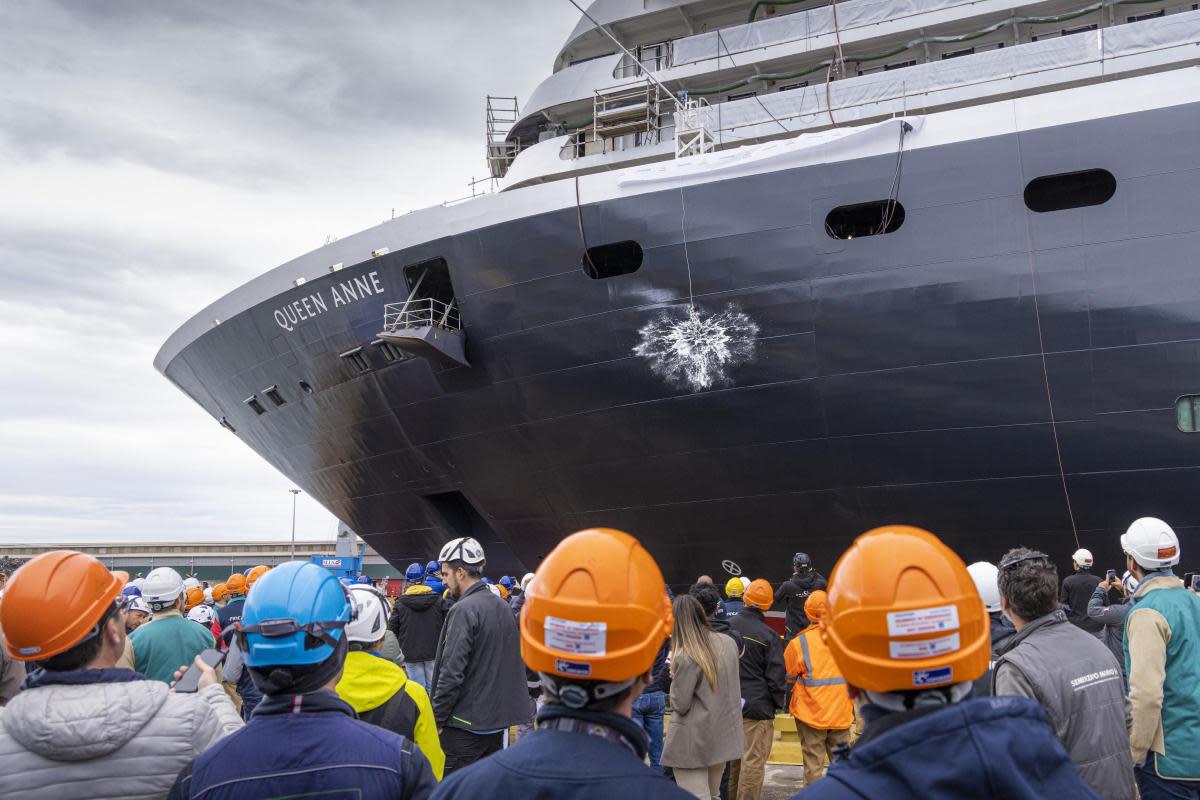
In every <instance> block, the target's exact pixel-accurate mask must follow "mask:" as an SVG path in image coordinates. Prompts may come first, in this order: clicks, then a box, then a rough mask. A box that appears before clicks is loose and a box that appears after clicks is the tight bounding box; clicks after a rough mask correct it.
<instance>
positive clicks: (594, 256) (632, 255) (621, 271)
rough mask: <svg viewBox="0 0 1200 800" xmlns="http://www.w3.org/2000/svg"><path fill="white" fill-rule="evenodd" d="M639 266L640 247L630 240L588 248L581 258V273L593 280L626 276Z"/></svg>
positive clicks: (640, 264)
mask: <svg viewBox="0 0 1200 800" xmlns="http://www.w3.org/2000/svg"><path fill="white" fill-rule="evenodd" d="M640 266H642V246H641V245H640V244H638V243H637V242H635V241H632V240H630V241H624V242H614V243H613V244H602V245H599V246H597V247H589V248H588V249H587V252H586V253H585V254H584V257H583V271H584V272H586V273H587V276H588V277H589V278H592V279H593V280H600V279H602V278H615V277H617V276H618V275H628V274H629V273H631V272H637V270H638V267H640Z"/></svg>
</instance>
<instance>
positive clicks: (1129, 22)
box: [488, 0, 1200, 189]
mask: <svg viewBox="0 0 1200 800" xmlns="http://www.w3.org/2000/svg"><path fill="white" fill-rule="evenodd" d="M588 14H589V15H590V17H591V18H593V19H594V20H595V22H598V23H600V26H599V27H598V26H597V25H596V24H594V23H593V21H592V19H588V18H587V17H585V18H584V19H583V21H582V22H581V23H580V24H579V25H578V26H577V27H576V28H575V30H574V31H573V32H572V34H571V35H570V37H569V38H568V41H567V42H566V44H565V45H564V46H563V48H562V49H561V50H560V52H559V54H558V56H557V58H556V59H555V67H554V73H553V74H552V75H551V76H550V77H548V78H547V79H546V80H545V81H543V82H542V83H541V84H540V85H539V86H538V87H537V88H536V89H535V90H534V92H533V94H532V95H531V96H530V97H529V98H528V99H527V100H526V101H525V102H524V103H523V104H521V105H520V106H519V107H518V109H517V110H515V113H514V112H513V111H512V110H510V109H509V108H508V107H505V108H504V110H503V114H502V116H503V118H504V119H505V122H504V124H503V129H502V135H500V136H498V135H497V127H496V126H495V125H492V124H489V131H488V158H489V166H490V167H491V174H492V176H493V177H495V178H497V179H499V182H500V186H501V188H503V189H514V188H518V187H521V186H527V185H530V184H533V183H541V182H545V181H548V180H559V179H563V178H571V177H574V176H576V175H582V174H588V173H592V172H598V171H601V170H608V169H614V168H620V167H627V166H630V165H633V164H638V163H646V162H651V161H658V160H663V159H669V158H672V157H675V156H676V155H677V153H679V152H680V143H679V142H677V141H676V140H677V138H678V137H677V130H676V127H677V126H676V113H680V112H681V111H683V109H682V108H681V105H680V102H679V101H680V100H685V99H690V100H692V101H693V103H692V106H693V107H694V108H695V107H698V108H700V109H702V110H701V111H699V112H698V113H700V114H701V115H702V120H701V121H702V125H701V126H700V127H702V128H703V129H704V130H705V131H706V132H707V133H708V134H709V136H710V137H711V139H712V142H713V148H714V149H717V150H720V149H724V148H728V147H731V146H737V145H740V144H745V143H748V142H758V141H764V140H768V139H774V138H782V137H788V136H793V135H795V134H798V133H802V132H808V131H818V130H822V129H828V128H836V127H841V126H846V125H854V124H860V123H870V122H877V121H879V120H881V119H885V118H887V117H891V116H900V115H905V114H913V113H928V112H932V111H939V110H945V109H950V108H956V107H962V106H969V105H976V104H980V103H986V102H991V101H995V100H999V99H1004V98H1008V97H1013V96H1020V95H1026V94H1037V93H1043V92H1050V91H1055V90H1060V89H1064V88H1069V87H1074V86H1079V85H1083V84H1087V83H1095V82H1100V81H1105V80H1110V79H1114V78H1122V77H1129V76H1132V75H1137V74H1142V73H1146V72H1155V71H1163V70H1168V69H1175V68H1178V67H1181V66H1185V65H1189V64H1195V63H1200V3H1198V2H1188V1H1185V2H1180V0H1092V1H1091V2H1088V0H1049V1H1048V2H1040V3H1029V2H1020V1H1019V0H842V2H836V3H819V2H817V3H814V2H806V1H805V0H759V2H752V1H751V0H742V2H728V0H725V1H721V0H695V1H694V2H684V1H681V0H596V2H593V3H592V4H591V6H590V7H589V8H588ZM618 42H619V43H620V46H618V44H617V43H618ZM631 55H632V56H633V58H631V57H630V56H631ZM494 100H495V99H494V98H489V116H488V118H489V122H490V121H491V120H493V119H494V118H495V117H496V116H497V111H498V110H499V109H498V107H497V106H496V105H494V103H493V101H494ZM504 100H505V101H509V100H515V99H513V98H505V99H504ZM696 113H697V112H693V114H692V115H691V116H690V117H689V122H690V123H691V125H690V126H689V128H690V129H692V130H694V129H695V127H696V125H695V123H696ZM687 152H692V151H687Z"/></svg>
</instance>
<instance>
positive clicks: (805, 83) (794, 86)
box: [779, 81, 808, 92]
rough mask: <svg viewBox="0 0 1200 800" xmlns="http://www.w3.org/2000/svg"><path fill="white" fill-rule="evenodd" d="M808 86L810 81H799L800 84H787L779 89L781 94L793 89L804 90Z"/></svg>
mask: <svg viewBox="0 0 1200 800" xmlns="http://www.w3.org/2000/svg"><path fill="white" fill-rule="evenodd" d="M805 86H808V81H799V82H798V83H785V84H783V85H782V86H780V87H779V91H781V92H790V91H791V90H792V89H803V88H804V87H805Z"/></svg>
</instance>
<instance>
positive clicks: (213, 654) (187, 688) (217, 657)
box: [175, 647, 225, 694]
mask: <svg viewBox="0 0 1200 800" xmlns="http://www.w3.org/2000/svg"><path fill="white" fill-rule="evenodd" d="M200 660H201V661H203V662H204V663H205V664H208V665H209V666H210V667H212V668H213V669H216V668H217V665H218V664H220V663H221V662H222V661H224V660H225V654H224V653H222V652H221V651H220V650H213V649H212V648H211V647H210V648H209V649H207V650H205V651H204V652H202V653H201V654H200ZM198 683H200V670H198V669H196V665H195V664H189V665H188V668H187V672H185V673H183V677H182V678H180V679H179V682H178V683H176V684H175V691H176V692H179V693H187V694H190V693H192V692H194V691H196V684H198Z"/></svg>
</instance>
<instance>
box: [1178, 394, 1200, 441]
mask: <svg viewBox="0 0 1200 800" xmlns="http://www.w3.org/2000/svg"><path fill="white" fill-rule="evenodd" d="M1175 426H1176V427H1177V428H1179V430H1181V431H1183V432H1184V433H1197V432H1200V394H1189V395H1184V396H1183V397H1181V398H1179V399H1178V400H1176V401H1175Z"/></svg>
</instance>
